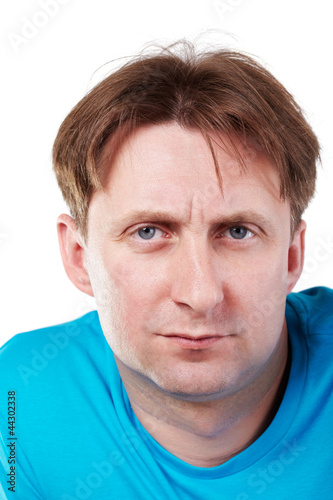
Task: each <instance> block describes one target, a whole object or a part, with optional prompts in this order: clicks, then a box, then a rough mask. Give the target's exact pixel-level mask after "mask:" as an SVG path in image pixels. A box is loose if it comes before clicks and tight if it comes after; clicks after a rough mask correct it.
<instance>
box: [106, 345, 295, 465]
mask: <svg viewBox="0 0 333 500" xmlns="http://www.w3.org/2000/svg"><path fill="white" fill-rule="evenodd" d="M280 351H281V349H280ZM279 354H280V355H279V356H277V359H278V360H279V361H277V360H275V362H274V363H270V364H269V366H268V367H267V368H268V369H267V370H264V371H263V372H262V373H261V374H260V376H259V377H258V379H257V380H256V381H255V382H254V383H252V384H251V385H249V386H247V387H246V388H244V389H242V390H240V391H238V392H237V393H235V394H232V395H229V396H227V397H220V398H216V399H213V400H208V401H189V400H184V399H180V398H178V397H176V396H175V395H172V394H169V393H165V392H164V391H163V390H161V389H160V388H159V387H157V386H156V385H154V384H153V383H152V382H150V381H149V380H148V379H146V378H145V377H143V376H142V375H140V374H138V373H137V372H135V371H133V370H131V369H130V368H128V367H127V366H125V365H124V364H123V363H122V362H121V361H120V360H119V359H117V358H116V362H117V366H118V369H119V372H120V375H121V378H122V380H123V383H124V386H125V389H126V391H127V394H128V397H129V400H130V402H131V406H132V409H133V411H134V413H135V414H136V416H137V418H138V420H139V421H140V423H141V424H142V425H143V426H144V427H145V429H146V430H147V431H148V432H149V434H150V435H151V436H152V437H153V438H154V439H155V440H156V441H157V442H158V443H159V444H160V445H161V446H163V447H164V448H165V449H166V450H168V451H169V452H170V453H172V454H173V455H175V456H176V457H178V458H180V459H181V460H183V461H185V462H187V463H189V464H191V465H195V466H197V467H214V466H217V465H220V464H222V463H224V462H226V461H227V460H229V459H230V458H232V457H233V456H235V455H237V454H238V453H240V452H241V451H243V450H244V449H245V448H247V447H248V446H249V445H250V444H251V443H252V442H254V441H255V440H256V439H257V438H258V437H259V436H260V435H261V434H262V433H263V432H264V431H265V429H266V428H267V427H268V426H269V424H270V423H271V421H272V419H273V418H274V416H275V414H276V411H277V409H278V407H279V405H280V403H281V400H282V397H283V394H284V391H285V387H286V384H287V379H288V373H289V363H288V344H287V341H286V342H285V344H283V345H282V352H280V353H279Z"/></svg>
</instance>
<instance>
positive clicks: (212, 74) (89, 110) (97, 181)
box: [53, 43, 319, 236]
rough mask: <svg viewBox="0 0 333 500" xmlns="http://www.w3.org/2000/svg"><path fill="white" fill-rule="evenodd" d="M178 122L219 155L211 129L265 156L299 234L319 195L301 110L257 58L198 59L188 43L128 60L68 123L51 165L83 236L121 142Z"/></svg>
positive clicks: (219, 55) (220, 55)
mask: <svg viewBox="0 0 333 500" xmlns="http://www.w3.org/2000/svg"><path fill="white" fill-rule="evenodd" d="M177 49H178V50H177ZM171 122H175V123H178V124H179V125H180V126H181V127H183V128H185V129H188V130H197V131H199V132H201V133H202V135H203V137H204V138H205V140H206V141H207V143H208V144H209V146H210V148H211V149H212V152H213V148H212V141H213V140H214V139H213V137H212V135H214V133H222V134H224V135H225V136H227V137H229V138H231V139H232V137H234V136H235V135H236V136H237V137H239V139H240V140H243V141H247V140H250V141H253V144H254V145H256V147H257V148H259V149H260V150H262V151H265V152H266V153H267V154H268V155H269V156H270V157H271V158H272V160H273V162H274V164H275V166H276V169H277V171H278V173H279V178H280V191H281V197H282V199H284V198H288V199H289V201H290V204H291V215H292V230H294V229H295V228H296V227H297V225H298V223H299V222H300V220H301V215H302V213H303V211H304V209H305V208H306V207H307V205H308V203H309V201H310V199H311V197H312V196H313V192H314V187H315V178H316V167H315V164H316V160H317V158H318V154H319V146H318V141H317V139H316V137H315V135H314V134H313V132H312V130H311V128H310V126H309V125H308V123H307V122H306V121H305V119H304V117H303V115H302V112H301V110H300V108H299V106H298V105H297V104H296V102H295V101H294V99H293V97H292V96H291V95H290V94H289V93H288V92H287V91H286V89H285V88H284V87H283V86H282V85H281V84H280V83H279V82H278V81H277V80H276V79H275V78H274V77H273V76H272V75H271V74H270V73H269V72H268V71H267V70H265V69H264V68H263V67H262V66H260V65H259V64H258V63H256V62H255V60H254V59H251V58H250V57H248V56H246V55H244V54H241V53H237V52H230V51H227V50H219V51H216V52H208V53H202V54H201V53H198V54H197V53H196V52H195V50H194V48H193V46H191V45H190V44H186V43H183V44H179V45H177V44H176V45H175V47H174V49H173V50H172V49H166V50H164V51H162V52H161V53H160V54H157V55H151V56H149V55H148V56H141V57H138V58H137V59H134V60H133V61H130V62H128V63H127V64H126V65H124V66H123V67H121V68H120V69H119V70H118V71H116V72H115V73H113V74H111V75H110V76H109V77H108V78H106V79H105V80H103V81H102V82H101V83H100V84H99V85H97V86H96V87H95V88H94V89H92V91H91V92H89V93H88V95H87V96H86V97H84V98H83V99H82V100H81V101H80V102H79V103H78V104H77V106H76V107H75V108H74V109H73V110H72V112H71V113H70V114H69V115H68V117H67V118H66V119H65V120H64V122H63V124H62V125H61V127H60V130H59V133H58V136H57V138H56V141H55V144H54V149H53V160H54V168H55V172H56V175H57V180H58V183H59V185H60V188H61V190H62V193H63V196H64V199H65V201H66V202H67V203H68V205H69V207H70V210H71V214H72V216H73V217H74V219H75V220H76V223H77V225H78V227H79V229H80V230H81V233H82V234H83V235H84V236H87V227H86V222H87V213H88V207H89V201H90V198H91V196H92V194H93V192H94V191H96V190H98V189H100V188H102V187H103V185H104V184H105V182H106V180H107V177H108V175H109V172H110V169H111V168H112V161H113V158H114V156H115V154H116V152H117V149H118V148H119V147H120V145H121V144H122V143H123V142H124V141H125V140H126V139H127V138H128V137H129V136H130V135H131V133H132V132H133V131H134V130H136V129H137V128H139V127H140V126H143V125H149V124H155V125H156V124H161V123H171ZM106 144H108V145H109V147H108V148H107V149H106V147H105V146H106ZM232 146H233V144H232ZM233 149H234V151H233V152H234V153H235V154H236V155H237V149H235V148H233ZM216 172H217V175H219V173H218V172H219V170H218V167H217V165H216Z"/></svg>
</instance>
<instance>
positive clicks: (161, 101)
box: [54, 52, 318, 399]
mask: <svg viewBox="0 0 333 500" xmlns="http://www.w3.org/2000/svg"><path fill="white" fill-rule="evenodd" d="M317 156H318V144H317V140H316V138H315V137H314V135H313V133H312V131H311V129H310V127H309V126H308V125H307V123H306V122H305V121H304V118H303V117H302V115H301V112H300V110H299V109H298V108H297V106H296V104H295V103H294V101H293V100H292V98H291V96H290V95H289V94H288V93H287V92H286V91H285V90H284V89H283V87H282V86H280V84H278V83H277V82H276V81H275V80H274V79H273V77H271V76H270V75H269V74H268V73H267V72H265V70H263V69H262V68H260V67H259V66H257V65H256V64H255V63H254V62H253V61H252V60H249V59H248V58H246V57H245V56H241V55H240V54H235V53H229V52H228V53H226V52H218V53H215V54H208V55H206V56H200V57H197V58H195V56H194V55H193V54H192V56H191V57H190V56H189V55H187V58H185V60H184V61H182V60H181V59H180V58H179V57H178V56H174V55H172V54H170V53H168V52H167V53H165V54H162V55H160V56H156V57H152V58H148V59H143V60H138V61H136V62H134V63H132V64H129V65H127V66H126V67H124V68H122V69H120V70H119V71H118V73H116V74H115V75H113V76H111V77H109V78H108V79H106V80H105V81H104V82H102V83H101V84H100V85H99V86H98V87H97V88H96V89H94V90H93V91H92V92H91V93H90V94H89V95H88V96H87V97H86V98H84V99H83V100H82V101H81V103H79V104H78V106H77V107H76V108H75V109H74V110H73V111H72V113H71V114H70V115H69V117H68V118H67V119H66V120H65V122H64V124H63V125H62V127H61V129H60V132H59V135H58V137H57V140H56V143H55V149H54V158H55V168H56V171H57V175H58V179H59V183H60V186H61V187H62V189H63V192H64V196H65V198H66V199H67V201H68V202H69V204H70V207H71V211H72V215H73V216H74V220H73V219H72V218H70V217H69V216H66V215H63V216H61V217H60V218H59V236H60V245H61V249H62V256H63V260H64V264H65V267H66V271H67V273H68V275H69V277H70V279H71V280H72V281H73V283H74V284H75V285H76V286H77V287H78V288H79V289H80V290H82V291H84V292H86V293H89V294H91V295H95V297H96V302H97V308H98V312H99V316H100V320H101V324H102V328H103V331H104V333H105V336H106V338H107V340H108V342H109V344H110V346H111V348H112V349H113V351H114V353H115V355H116V358H117V359H118V360H119V362H120V364H121V366H122V367H123V369H125V371H126V370H128V371H130V372H134V373H136V374H137V375H138V376H139V377H143V379H145V380H147V381H149V383H152V384H155V386H157V387H159V388H161V389H162V390H163V391H166V392H168V393H173V394H177V395H182V396H181V397H185V396H188V397H193V398H199V399H200V398H215V397H219V396H220V395H223V394H224V395H227V394H233V393H237V392H238V391H241V390H242V389H244V388H245V387H248V386H249V385H251V384H252V383H254V382H255V381H256V380H259V379H260V380H261V382H262V383H264V384H267V387H270V385H271V384H270V382H273V381H274V380H275V378H276V377H277V375H278V373H279V370H280V369H281V366H283V363H285V361H286V346H287V335H286V329H285V326H284V308H285V297H286V295H287V293H289V292H290V291H291V290H292V288H293V286H294V284H295V283H296V281H297V279H298V277H299V275H300V273H301V270H302V263H303V255H304V232H305V223H304V222H301V214H302V211H303V209H304V208H305V206H306V205H307V203H308V201H309V199H310V197H311V196H312V194H313V189H314V182H315V160H316V158H317ZM263 390H264V389H263Z"/></svg>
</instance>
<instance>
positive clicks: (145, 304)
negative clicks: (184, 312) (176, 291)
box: [105, 255, 164, 318]
mask: <svg viewBox="0 0 333 500" xmlns="http://www.w3.org/2000/svg"><path fill="white" fill-rule="evenodd" d="M155 268H156V266H154V265H153V263H152V262H151V261H148V260H147V259H146V260H145V261H143V259H140V258H137V257H135V258H130V257H128V258H126V256H125V255H123V256H122V257H121V258H118V259H117V258H114V259H112V261H109V262H106V265H105V273H106V275H107V279H108V288H109V289H110V291H111V292H112V295H113V297H114V299H115V300H116V302H117V303H118V306H121V307H122V308H123V309H124V312H125V314H128V317H130V318H134V317H136V316H140V315H142V314H143V313H144V312H145V311H147V312H148V311H151V310H152V308H153V306H154V303H155V302H156V301H157V300H158V298H159V297H160V296H161V292H160V291H161V290H162V289H163V286H162V285H163V283H164V276H163V273H162V271H161V269H158V270H157V271H156V270H155Z"/></svg>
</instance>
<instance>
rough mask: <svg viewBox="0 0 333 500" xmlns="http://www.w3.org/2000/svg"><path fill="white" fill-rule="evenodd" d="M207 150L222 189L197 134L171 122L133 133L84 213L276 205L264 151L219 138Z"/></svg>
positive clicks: (273, 175)
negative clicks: (103, 210)
mask: <svg viewBox="0 0 333 500" xmlns="http://www.w3.org/2000/svg"><path fill="white" fill-rule="evenodd" d="M212 146H213V149H214V153H215V157H216V160H217V164H218V169H219V174H220V178H221V180H222V189H221V183H220V182H219V179H218V176H217V173H216V168H215V164H214V159H213V155H212V152H211V149H210V147H209V145H208V144H207V142H206V140H205V138H204V137H203V135H202V134H201V133H200V132H199V131H196V130H187V129H184V128H181V127H180V126H178V125H177V124H175V123H171V124H163V125H153V126H146V127H142V128H140V129H138V130H136V131H135V132H134V133H133V134H132V135H131V136H130V137H129V138H128V139H127V140H126V141H125V142H124V143H123V145H122V147H121V148H120V149H119V151H118V153H117V155H116V157H115V158H114V160H113V162H112V164H110V166H109V176H108V179H107V182H106V184H105V187H104V189H103V190H102V191H101V192H97V193H95V194H94V195H93V198H92V200H91V203H90V209H89V210H90V213H92V212H95V213H96V210H94V207H95V206H96V204H97V205H99V211H100V210H101V204H103V203H104V205H105V207H106V206H108V207H109V210H107V212H108V213H110V214H111V212H113V213H115V211H116V212H117V213H118V214H119V213H121V212H124V211H126V210H128V209H130V208H136V209H142V210H147V211H148V210H157V209H163V210H169V211H173V212H175V211H177V212H178V213H181V212H182V211H186V210H187V211H188V210H189V208H190V205H191V204H192V208H193V204H194V205H195V206H196V207H197V208H199V207H200V208H201V209H206V210H209V211H210V212H212V213H213V212H215V211H219V210H221V209H223V210H225V211H226V210H227V211H228V210H230V211H232V210H234V209H235V210H236V209H237V210H244V209H247V210H248V209H255V208H256V207H259V206H260V207H261V209H262V210H264V208H265V205H266V208H267V210H268V205H269V204H271V205H272V206H271V209H274V208H275V209H276V208H277V207H278V206H280V205H281V203H282V202H281V200H280V182H279V177H278V173H277V170H276V168H275V166H274V165H273V163H272V162H271V160H270V158H269V157H268V156H267V155H266V154H265V153H264V152H262V151H260V150H259V149H258V148H256V147H255V146H254V144H253V143H251V142H250V141H244V140H240V139H238V138H236V137H234V138H233V139H232V142H231V141H230V140H229V139H228V138H227V137H225V136H221V135H220V136H218V135H215V136H212ZM106 147H108V146H106ZM273 205H276V206H275V207H273ZM101 213H103V212H100V214H101ZM100 216H101V215H100ZM110 216H111V215H110Z"/></svg>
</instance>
